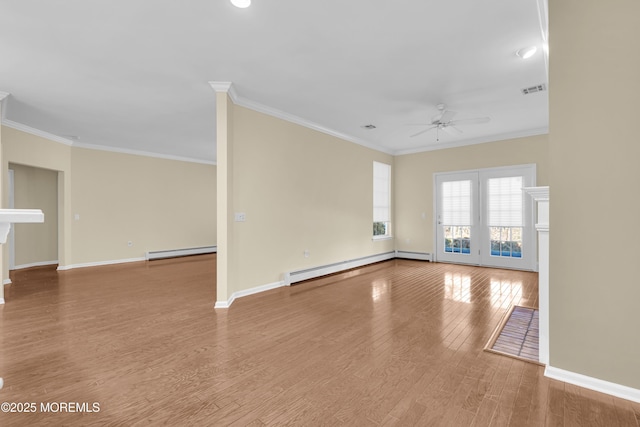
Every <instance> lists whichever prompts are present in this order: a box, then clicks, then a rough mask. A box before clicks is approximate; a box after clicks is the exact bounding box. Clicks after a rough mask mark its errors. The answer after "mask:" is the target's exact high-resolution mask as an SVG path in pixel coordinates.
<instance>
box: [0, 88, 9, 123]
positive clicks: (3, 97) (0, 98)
mask: <svg viewBox="0 0 640 427" xmlns="http://www.w3.org/2000/svg"><path fill="white" fill-rule="evenodd" d="M9 95H11V94H10V93H9V92H3V91H1V90H0V114H1V115H0V120H4V118H5V117H7V97H8V96H9Z"/></svg>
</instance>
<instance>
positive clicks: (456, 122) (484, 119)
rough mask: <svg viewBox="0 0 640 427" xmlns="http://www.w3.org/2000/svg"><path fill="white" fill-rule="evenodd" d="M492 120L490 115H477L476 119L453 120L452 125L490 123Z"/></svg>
mask: <svg viewBox="0 0 640 427" xmlns="http://www.w3.org/2000/svg"><path fill="white" fill-rule="evenodd" d="M490 121H491V118H490V117H476V118H475V119H460V120H454V121H452V122H451V124H452V125H479V124H481V123H488V122H490Z"/></svg>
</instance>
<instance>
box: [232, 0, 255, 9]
mask: <svg viewBox="0 0 640 427" xmlns="http://www.w3.org/2000/svg"><path fill="white" fill-rule="evenodd" d="M231 4H232V5H234V6H235V7H239V8H240V9H245V8H247V7H249V6H251V0H231Z"/></svg>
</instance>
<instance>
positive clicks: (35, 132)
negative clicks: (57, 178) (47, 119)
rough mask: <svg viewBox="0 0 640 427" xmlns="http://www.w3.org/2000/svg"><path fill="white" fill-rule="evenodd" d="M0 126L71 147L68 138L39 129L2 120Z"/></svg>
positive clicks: (70, 141)
mask: <svg viewBox="0 0 640 427" xmlns="http://www.w3.org/2000/svg"><path fill="white" fill-rule="evenodd" d="M2 124H3V125H4V126H7V127H10V128H12V129H15V130H19V131H22V132H26V133H30V134H31V135H35V136H39V137H40V138H44V139H48V140H50V141H53V142H57V143H59V144H63V145H67V146H72V145H73V141H72V140H70V139H68V138H63V137H61V136H58V135H54V134H52V133H49V132H45V131H43V130H40V129H36V128H33V127H31V126H27V125H25V124H22V123H18V122H14V121H13V120H7V119H2Z"/></svg>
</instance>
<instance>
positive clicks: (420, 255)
mask: <svg viewBox="0 0 640 427" xmlns="http://www.w3.org/2000/svg"><path fill="white" fill-rule="evenodd" d="M396 258H402V259H415V260H419V261H429V262H432V261H433V256H432V255H431V254H430V253H428V252H414V251H400V250H397V249H396Z"/></svg>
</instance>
